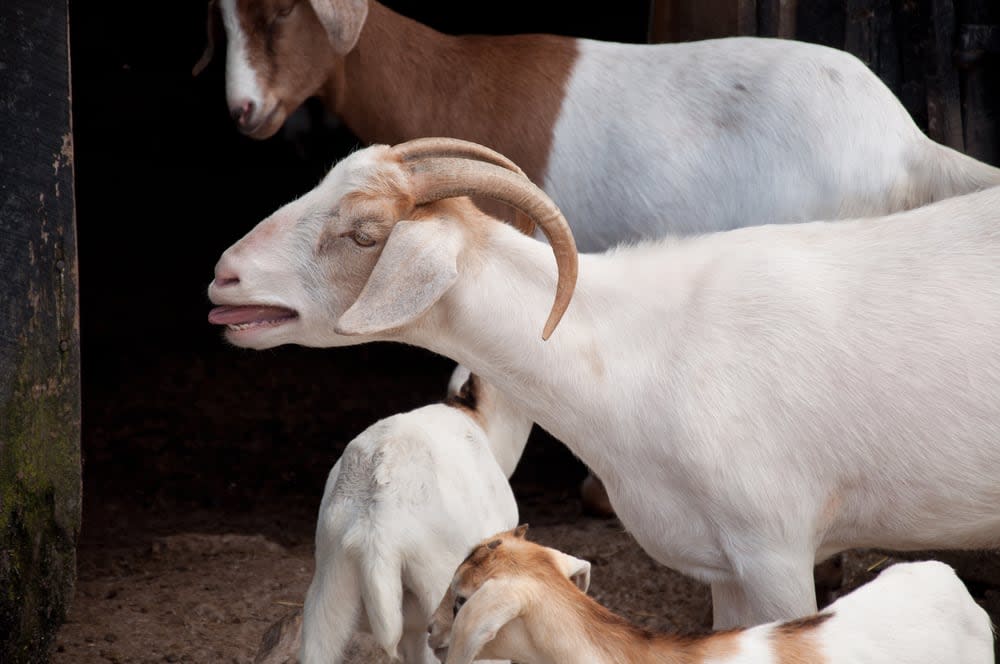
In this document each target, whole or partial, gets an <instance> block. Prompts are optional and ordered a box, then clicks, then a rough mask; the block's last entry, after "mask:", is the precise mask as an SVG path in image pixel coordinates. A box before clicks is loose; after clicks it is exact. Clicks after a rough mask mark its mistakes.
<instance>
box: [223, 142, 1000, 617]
mask: <svg viewBox="0 0 1000 664" xmlns="http://www.w3.org/2000/svg"><path fill="white" fill-rule="evenodd" d="M491 155H492V153H490V152H489V151H484V148H482V146H471V147H470V146H469V145H468V144H466V143H464V142H460V141H447V140H445V141H414V142H410V143H407V144H403V145H400V146H396V147H395V148H389V147H387V146H374V147H371V148H368V149H365V150H361V151H358V152H356V153H354V154H353V155H351V156H350V157H348V158H346V159H345V160H343V161H342V162H340V164H339V165H337V166H336V167H335V168H334V169H333V170H332V171H331V172H330V174H329V175H328V176H327V177H326V178H325V179H324V181H323V182H322V183H320V184H319V185H318V186H317V187H316V188H315V189H314V190H313V191H311V192H310V193H308V194H306V195H305V196H303V197H301V198H300V199H298V200H296V201H293V202H292V203H289V204H288V205H286V206H284V207H283V208H281V209H280V210H278V211H277V212H275V213H274V214H273V215H272V216H271V217H269V218H268V219H266V220H264V221H263V222H261V224H260V225H258V227H257V228H256V229H254V230H253V231H251V232H250V233H249V234H248V235H247V236H246V237H245V238H243V239H242V240H240V241H239V242H238V243H236V244H235V245H234V246H233V247H231V248H230V249H228V250H227V251H226V252H225V253H224V254H223V255H222V257H221V259H220V260H219V262H218V264H217V266H216V274H215V280H214V282H213V283H212V284H211V286H210V287H209V296H210V298H211V299H212V301H213V302H214V303H216V304H217V305H221V306H220V307H218V308H216V309H214V310H213V311H212V313H211V314H210V317H209V319H210V321H212V322H214V323H217V324H220V325H225V326H227V330H226V337H227V339H229V341H230V342H232V343H234V344H236V345H239V346H244V347H250V348H268V347H272V346H277V345H280V344H285V343H296V344H302V345H307V346H346V345H354V344H360V343H367V342H370V341H376V340H390V341H396V342H402V343H407V344H412V345H416V346H421V347H423V348H426V349H429V350H431V351H434V352H437V353H440V354H442V355H445V356H447V357H450V358H451V359H453V360H456V361H458V362H460V363H461V364H463V365H465V366H468V367H469V368H471V369H472V370H473V371H474V372H476V374H477V375H480V376H482V377H483V378H485V379H486V381H488V382H490V383H493V384H494V385H495V386H496V387H497V388H498V389H499V390H500V391H501V392H502V393H503V394H505V395H507V397H508V398H509V399H510V400H511V401H512V403H513V404H514V405H515V406H516V407H519V408H522V409H523V412H524V413H525V415H526V417H528V418H530V419H532V420H534V421H535V422H538V423H539V424H540V425H541V426H543V427H544V428H545V429H546V430H547V431H549V432H550V433H552V435H554V436H555V437H556V438H557V439H558V440H560V441H563V442H564V443H565V444H566V445H567V446H568V447H569V448H570V449H571V450H572V451H573V452H574V453H575V454H576V455H577V456H578V457H580V459H581V460H582V461H584V462H585V463H586V464H587V465H588V466H589V467H591V468H593V469H594V470H595V471H597V474H598V476H600V477H601V478H602V479H604V481H605V483H606V485H607V488H608V494H609V496H610V498H611V502H612V505H613V506H614V508H615V511H616V512H617V513H618V515H619V517H620V518H621V521H622V523H623V524H624V525H625V527H626V528H627V529H628V530H629V531H630V532H631V534H632V535H633V536H634V537H635V538H636V540H637V541H638V542H639V544H640V545H641V546H642V547H643V548H644V549H645V550H646V551H647V552H648V553H649V554H650V555H651V556H652V557H653V558H655V559H656V560H658V561H659V562H661V563H663V564H665V565H667V566H669V567H673V568H675V569H677V570H679V571H681V572H683V573H686V574H688V575H690V576H693V577H695V578H698V579H700V580H702V581H704V582H707V583H710V584H711V585H712V597H713V606H714V612H715V625H716V627H719V628H721V627H731V626H735V625H740V624H756V623H759V622H766V621H770V620H777V619H782V618H786V617H788V616H796V615H808V614H810V613H812V612H814V611H815V610H816V602H815V595H814V593H815V589H814V587H813V579H812V569H813V565H814V564H815V563H816V562H817V561H819V560H823V559H825V558H827V557H829V556H831V555H833V554H834V553H836V552H838V551H842V550H844V549H849V548H854V547H882V548H888V549H896V550H927V549H933V548H991V547H996V546H997V545H1000V512H998V511H997V510H996V505H998V504H1000V484H998V483H997V482H996V477H995V472H994V469H996V468H998V467H1000V445H998V444H997V442H996V441H998V440H1000V401H998V400H997V399H996V398H995V396H996V393H997V392H998V391H1000V353H998V352H997V347H996V339H997V338H1000V188H994V189H991V190H988V191H983V192H979V193H975V194H969V195H967V196H962V197H956V198H952V199H948V200H945V201H941V202H939V203H936V204H933V205H929V206H926V207H923V208H920V209H917V210H912V211H908V212H904V213H898V214H895V215H891V216H888V217H882V218H872V219H859V220H855V221H843V222H835V223H832V222H816V223H807V224H793V225H787V224H786V225H781V224H779V225H770V226H758V227H752V228H743V229H739V230H734V231H730V232H726V233H717V234H712V235H706V236H701V237H696V238H688V239H683V240H663V241H660V242H655V243H648V244H644V245H640V246H637V247H632V248H621V249H618V250H615V251H612V252H609V253H607V254H600V255H584V256H582V257H581V258H580V261H579V264H578V262H577V254H576V252H575V250H574V246H573V238H572V235H571V233H570V231H569V228H568V225H567V224H566V222H565V219H563V217H562V216H561V214H560V213H559V210H558V209H557V208H556V207H555V206H554V205H553V203H552V201H551V200H550V199H548V198H547V197H546V196H545V194H544V193H542V192H541V191H540V190H539V189H538V188H537V187H535V186H534V185H532V184H531V183H530V182H528V181H527V180H526V179H525V178H523V177H521V176H519V175H517V174H516V173H513V172H511V171H510V170H509V169H507V168H505V167H503V166H502V165H500V164H501V161H500V159H497V158H496V156H495V155H493V156H491ZM487 162H492V163H487ZM468 193H475V194H477V195H485V196H492V197H494V198H496V199H497V200H499V201H501V202H505V203H507V204H510V205H514V206H517V207H518V208H519V209H521V210H522V211H523V212H525V213H527V214H528V215H529V216H531V217H532V218H533V219H535V221H536V222H538V225H539V226H540V227H541V228H542V229H543V230H544V231H545V232H546V234H547V236H548V239H549V241H550V246H549V247H547V246H546V245H545V244H544V243H540V242H537V241H535V240H533V239H531V238H529V237H526V236H524V235H523V234H521V233H519V232H517V231H516V230H514V229H512V228H511V227H510V226H507V225H505V224H503V223H501V222H499V221H497V220H495V219H492V218H490V217H488V216H486V215H484V214H483V213H481V212H480V211H479V210H477V209H476V208H475V206H474V205H472V204H471V202H470V201H469V200H468V199H466V198H451V197H453V196H456V195H459V194H468ZM550 252H554V253H555V256H556V268H557V269H556V270H555V271H554V270H553V264H552V253H550ZM577 270H579V279H578V281H579V283H576V282H577ZM574 284H576V290H575V295H574V291H573V288H574ZM553 290H555V291H556V293H557V295H556V301H555V304H554V305H550V300H549V298H550V297H551V293H552V291H553ZM571 300H572V302H571ZM550 308H551V311H550V313H549V319H548V322H547V323H546V326H545V328H544V331H543V338H544V337H548V335H549V334H551V333H552V331H553V329H554V327H555V325H556V323H557V322H558V321H559V320H560V317H562V323H560V328H559V330H558V333H557V334H555V335H554V336H553V337H552V338H551V340H550V341H549V342H547V343H543V342H542V341H541V340H539V339H538V337H537V328H536V327H535V326H536V325H537V324H538V321H540V320H542V318H543V317H544V315H545V312H546V310H547V309H550ZM956 487H961V490H956V489H955V488H956Z"/></svg>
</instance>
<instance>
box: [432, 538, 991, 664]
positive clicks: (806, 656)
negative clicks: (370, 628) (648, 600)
mask: <svg viewBox="0 0 1000 664" xmlns="http://www.w3.org/2000/svg"><path fill="white" fill-rule="evenodd" d="M522 532H523V531H522ZM491 547H492V548H491ZM582 570H586V573H587V574H588V575H589V565H588V564H587V563H586V561H581V560H578V559H575V558H573V557H572V556H567V555H566V554H564V553H562V552H560V551H557V550H555V549H550V548H547V547H543V546H539V545H537V544H534V543H533V542H527V541H525V540H524V539H523V538H519V537H517V536H516V535H515V534H512V533H501V534H500V535H495V536H493V537H491V538H488V539H487V540H486V541H484V543H483V544H481V545H480V546H478V547H476V549H474V550H473V552H472V554H471V555H470V556H469V559H467V561H466V562H464V563H463V564H462V565H461V566H459V568H458V569H457V570H456V572H455V576H454V579H453V581H452V583H451V585H450V586H449V589H448V593H447V594H446V595H445V597H444V599H443V600H442V602H441V605H440V606H439V607H438V610H437V611H436V612H435V614H434V620H433V621H432V623H431V629H430V632H431V636H430V645H431V646H432V647H434V648H435V651H436V652H437V654H438V655H439V657H441V656H446V658H445V657H442V659H443V660H444V661H445V662H446V664H468V663H469V662H471V661H472V659H473V658H474V657H475V656H477V655H480V654H481V655H483V656H488V657H504V658H509V659H512V660H514V661H519V662H533V663H535V664H560V663H562V662H580V663H581V664H605V663H606V664H612V663H616V662H631V663H635V664H645V663H649V664H653V663H655V662H659V663H661V664H708V663H711V664H772V663H774V662H789V663H791V662H795V663H802V664H804V663H806V662H808V663H809V664H858V663H859V662H864V663H865V664H941V663H942V662H949V663H950V664H992V663H993V661H994V657H993V627H992V624H991V623H990V619H989V616H988V615H987V614H986V612H985V611H984V610H983V609H982V608H981V607H980V606H979V605H978V604H976V602H975V600H973V599H972V597H971V595H969V592H968V591H967V590H966V588H965V586H964V585H963V584H962V582H961V581H960V580H959V579H958V577H957V576H955V572H954V570H952V569H951V567H949V566H948V565H945V564H944V563H940V562H937V561H926V562H919V563H901V564H897V565H893V566H892V567H889V568H888V569H886V570H885V571H883V572H882V573H880V574H879V575H878V577H876V578H875V579H874V580H873V581H870V582H869V583H867V584H865V585H864V586H862V587H860V588H858V589H856V590H854V591H853V592H852V593H850V594H848V595H846V596H844V597H842V598H840V599H838V600H837V601H836V602H834V603H833V604H831V605H830V606H829V607H827V608H826V609H824V610H823V611H822V612H821V613H819V614H815V615H812V616H808V617H803V618H799V619H796V620H792V621H784V622H774V623H768V624H765V625H760V626H757V627H752V628H749V629H737V630H730V631H726V632H718V633H715V634H708V635H704V636H688V635H677V634H670V633H663V634H651V633H649V632H647V631H645V630H642V629H639V628H637V627H635V626H634V625H632V624H630V623H629V622H627V621H626V620H624V619H623V618H621V617H619V616H617V615H615V614H613V613H611V612H610V611H608V610H607V609H605V608H604V607H603V606H601V605H600V604H598V603H597V602H595V601H594V600H593V599H591V598H590V597H588V596H587V595H586V584H585V583H583V584H581V583H579V580H578V582H577V583H576V584H574V583H573V582H572V581H571V580H570V579H569V578H567V577H570V576H572V575H573V574H574V573H576V574H580V573H581V571H582ZM452 615H453V616H454V618H452Z"/></svg>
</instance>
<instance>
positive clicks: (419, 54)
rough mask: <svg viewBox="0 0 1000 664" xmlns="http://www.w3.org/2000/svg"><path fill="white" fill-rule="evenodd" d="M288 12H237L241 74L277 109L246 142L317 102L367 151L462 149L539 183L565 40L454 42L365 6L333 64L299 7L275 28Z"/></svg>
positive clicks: (264, 7) (246, 5)
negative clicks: (243, 57) (446, 144)
mask: <svg viewBox="0 0 1000 664" xmlns="http://www.w3.org/2000/svg"><path fill="white" fill-rule="evenodd" d="M291 2H292V0H239V2H238V11H239V13H240V20H241V25H242V27H243V29H244V31H245V32H246V34H247V40H248V44H247V47H248V51H249V57H250V59H251V63H250V64H251V66H252V67H254V69H255V71H257V73H258V79H259V80H258V83H259V85H260V87H261V89H262V90H263V91H264V94H265V96H266V97H267V98H268V102H267V103H269V104H270V103H274V102H275V101H279V102H280V109H279V112H278V113H277V114H276V115H275V117H274V120H273V121H272V122H269V123H267V126H265V127H262V128H260V129H259V130H258V131H257V132H255V133H254V134H253V136H254V137H255V138H266V137H268V136H270V135H272V134H273V133H274V132H275V131H277V130H278V128H279V127H280V125H281V123H283V122H284V118H285V117H286V116H287V114H288V113H291V112H292V111H293V110H295V108H296V107H298V106H299V105H300V104H301V103H302V102H303V101H305V99H306V98H308V97H311V96H319V97H320V98H321V99H322V100H323V103H324V105H325V106H326V107H327V109H328V110H330V111H331V112H333V113H335V114H336V115H338V116H339V117H341V119H343V121H344V123H345V124H346V125H347V126H348V127H349V128H350V129H351V130H352V131H353V132H354V133H355V134H357V135H358V137H359V138H361V139H362V140H363V141H365V142H366V143H387V144H390V145H391V144H395V143H399V142H402V141H406V140H410V139H413V138H418V137H422V136H451V137H455V138H464V139H467V140H471V141H475V142H477V143H481V144H483V145H486V146H489V147H491V148H494V149H495V150H498V151H499V152H501V153H503V154H505V155H507V156H509V157H510V158H511V159H513V160H514V161H515V162H516V163H517V164H518V165H519V166H521V168H523V169H524V171H525V172H526V173H527V175H528V177H530V178H531V179H532V180H534V181H535V182H536V183H540V182H541V181H542V178H543V176H544V174H545V169H546V167H547V164H548V155H549V151H550V149H551V145H552V138H553V129H554V126H555V122H556V120H557V118H558V116H559V111H560V109H561V107H562V102H563V97H564V95H565V90H566V85H567V83H568V81H569V77H570V74H571V72H572V69H573V65H574V63H575V61H576V58H577V46H576V40H575V39H572V38H568V37H558V36H554V35H515V36H502V37H484V36H466V37H453V36H448V35H443V34H441V33H438V32H436V31H434V30H432V29H431V28H428V27H427V26H424V25H421V24H419V23H417V22H415V21H412V20H410V19H407V18H405V17H403V16H401V15H399V14H396V13H395V12H393V11H391V10H389V9H388V8H386V7H383V6H382V5H380V4H379V3H377V2H374V1H371V2H370V3H369V13H368V20H367V21H366V23H365V26H364V28H363V29H362V31H361V35H360V38H359V40H358V43H357V45H356V46H355V48H354V49H353V50H352V51H351V52H350V53H348V54H347V55H346V57H341V56H339V55H337V53H336V52H335V51H334V48H333V46H332V45H331V44H330V40H329V38H328V36H327V33H326V31H325V30H324V29H323V27H322V25H321V24H320V22H319V19H318V17H317V16H316V13H315V12H314V11H313V9H312V7H311V6H310V4H309V3H308V2H305V1H304V0H300V1H299V2H298V3H296V4H295V8H294V9H293V10H292V12H291V13H290V14H289V15H288V16H287V17H283V18H276V17H277V15H278V12H279V11H280V10H281V9H282V8H288V7H289V6H290V5H291ZM455 71H461V72H462V75H461V76H455V75H453V72H455ZM511 72H514V73H513V74H512V73H511Z"/></svg>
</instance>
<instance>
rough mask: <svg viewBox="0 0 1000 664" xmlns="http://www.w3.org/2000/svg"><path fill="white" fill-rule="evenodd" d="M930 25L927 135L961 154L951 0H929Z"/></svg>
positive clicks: (959, 101)
mask: <svg viewBox="0 0 1000 664" xmlns="http://www.w3.org/2000/svg"><path fill="white" fill-rule="evenodd" d="M930 25H931V40H930V48H929V49H928V52H927V58H928V62H927V133H928V135H929V136H930V137H931V138H933V139H934V140H936V141H938V142H939V143H944V144H945V145H949V146H951V147H953V148H955V149H956V150H962V151H964V150H965V140H964V138H963V132H962V98H961V89H960V87H959V79H958V70H957V69H956V68H955V64H954V52H955V5H954V3H953V2H952V0H930Z"/></svg>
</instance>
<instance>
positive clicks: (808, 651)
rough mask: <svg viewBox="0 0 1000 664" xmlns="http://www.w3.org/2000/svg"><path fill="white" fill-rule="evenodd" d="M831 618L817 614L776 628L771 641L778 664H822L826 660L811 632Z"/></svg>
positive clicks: (826, 614)
mask: <svg viewBox="0 0 1000 664" xmlns="http://www.w3.org/2000/svg"><path fill="white" fill-rule="evenodd" d="M832 617H833V614H832V613H817V614H816V615H812V616H809V617H807V618H799V619H797V620H790V621H788V622H785V623H782V624H781V625H779V626H778V627H776V628H775V630H774V633H773V634H772V636H771V641H772V643H773V644H774V654H775V658H776V659H777V661H778V664H823V662H825V661H826V658H825V657H823V655H822V653H821V652H820V650H819V644H818V643H817V640H816V635H815V634H814V633H813V632H815V631H816V629H817V628H819V626H820V625H822V624H823V623H825V622H826V621H827V620H829V619H830V618H832Z"/></svg>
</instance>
